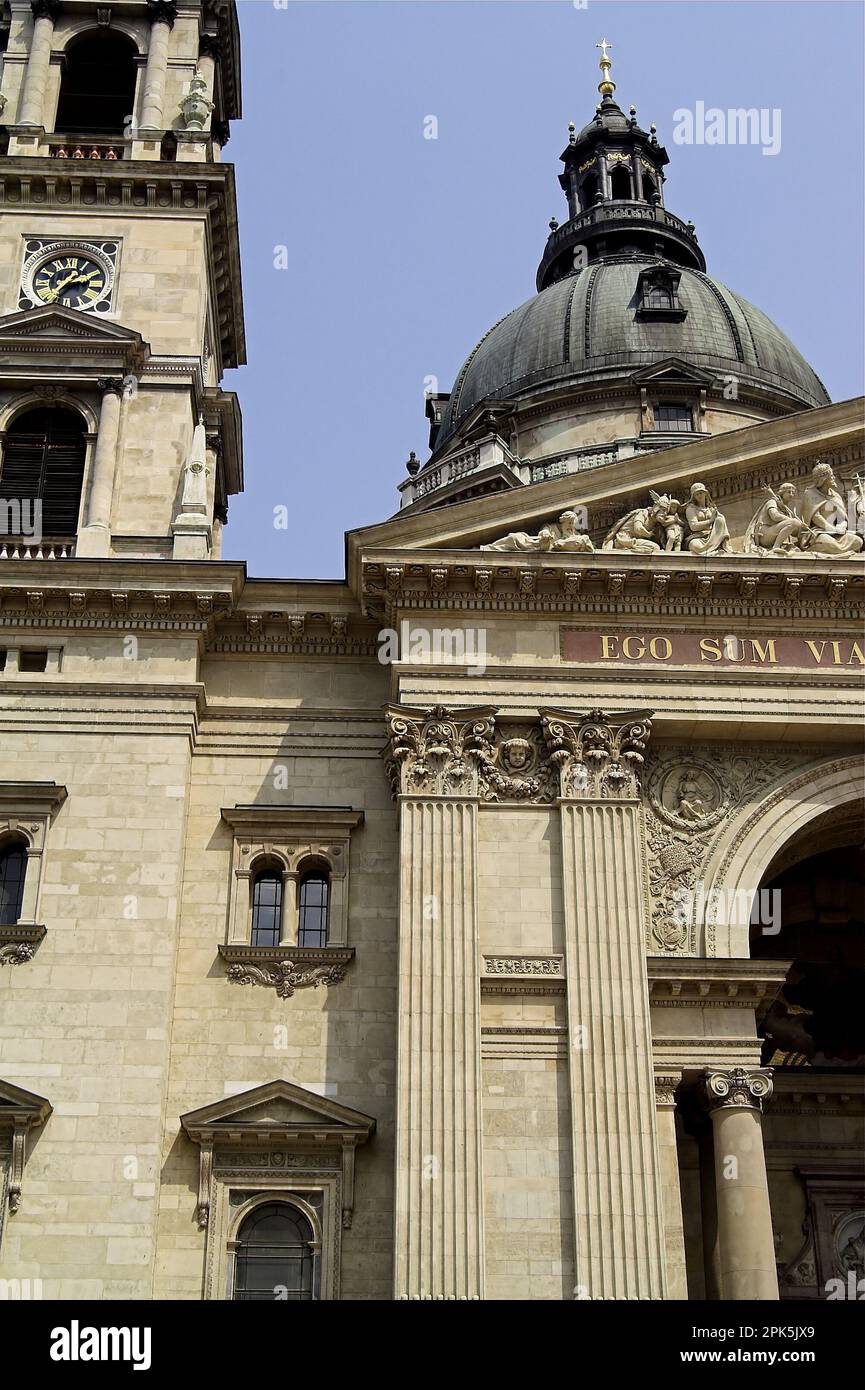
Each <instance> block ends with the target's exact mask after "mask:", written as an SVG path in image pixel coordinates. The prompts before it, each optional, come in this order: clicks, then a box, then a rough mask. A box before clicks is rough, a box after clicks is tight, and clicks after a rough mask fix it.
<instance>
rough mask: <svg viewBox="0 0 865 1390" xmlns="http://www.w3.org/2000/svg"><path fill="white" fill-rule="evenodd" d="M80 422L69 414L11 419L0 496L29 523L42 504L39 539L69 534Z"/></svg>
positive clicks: (79, 468)
mask: <svg viewBox="0 0 865 1390" xmlns="http://www.w3.org/2000/svg"><path fill="white" fill-rule="evenodd" d="M85 452H86V444H85V440H84V423H83V421H82V420H81V418H80V417H79V416H78V415H75V414H74V413H73V412H72V411H70V410H32V411H28V412H27V413H26V414H25V415H20V416H19V417H18V419H17V420H15V421H13V423H12V426H11V428H10V429H9V431H8V433H7V435H6V444H5V447H4V450H3V463H2V468H0V497H2V498H3V499H4V501H6V502H10V501H12V500H13V499H14V500H17V501H19V502H20V503H21V512H22V517H24V518H26V519H27V520H30V518H32V516H33V512H32V510H31V508H32V504H33V503H34V502H36V501H37V500H40V501H41V502H42V535H43V536H50V537H56V538H60V537H65V536H74V535H75V533H76V530H77V528H78V508H79V505H80V502H81V485H82V482H83V479H84V459H85Z"/></svg>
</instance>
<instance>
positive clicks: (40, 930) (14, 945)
mask: <svg viewBox="0 0 865 1390" xmlns="http://www.w3.org/2000/svg"><path fill="white" fill-rule="evenodd" d="M44 935H45V927H43V926H36V925H33V926H30V925H26V926H14V927H0V965H22V964H24V962H25V961H28V960H32V959H33V957H34V955H35V954H36V947H37V946H38V945H39V942H40V941H41V940H42V938H43V936H44Z"/></svg>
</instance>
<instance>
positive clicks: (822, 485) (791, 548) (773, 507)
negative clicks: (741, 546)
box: [745, 463, 862, 558]
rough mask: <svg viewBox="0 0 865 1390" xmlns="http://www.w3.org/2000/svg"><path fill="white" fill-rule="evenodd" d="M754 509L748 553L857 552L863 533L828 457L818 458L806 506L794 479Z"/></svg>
mask: <svg viewBox="0 0 865 1390" xmlns="http://www.w3.org/2000/svg"><path fill="white" fill-rule="evenodd" d="M766 491H767V492H768V494H769V496H768V498H767V500H766V501H765V502H764V503H763V504H762V506H761V507H760V509H759V511H757V512H756V513H755V515H754V516H753V518H752V520H751V524H750V525H749V527H748V530H747V532H746V533H745V553H746V554H748V555H770V554H778V553H779V552H780V553H783V554H785V555H789V556H790V557H791V558H792V557H794V556H802V555H813V556H815V557H820V558H824V557H825V558H828V557H829V556H833V555H840V556H850V555H856V554H858V552H859V551H860V550H861V549H862V537H861V536H858V535H856V533H855V532H851V531H850V529H849V522H848V517H847V508H846V506H845V504H844V499H843V497H842V496H841V493H840V492H839V491H838V485H837V483H836V481H835V474H834V473H833V472H832V469H831V467H830V466H829V464H828V463H818V464H816V466H815V468H814V470H813V472H812V474H811V482H810V484H809V486H808V487H806V488H805V491H804V493H803V495H802V502H801V508H800V504H799V499H798V493H797V491H796V488H795V486H794V484H793V483H782V484H781V486H780V487H779V489H778V491H777V493H775V492H774V491H773V489H772V488H767V489H766Z"/></svg>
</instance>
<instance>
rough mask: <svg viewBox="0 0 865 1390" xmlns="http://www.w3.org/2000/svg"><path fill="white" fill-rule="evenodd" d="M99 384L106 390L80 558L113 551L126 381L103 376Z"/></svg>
mask: <svg viewBox="0 0 865 1390" xmlns="http://www.w3.org/2000/svg"><path fill="white" fill-rule="evenodd" d="M99 385H100V387H101V388H102V407H101V409H100V412H99V433H98V434H97V436H96V448H95V450H94V454H93V468H92V474H91V481H90V496H89V498H88V502H87V520H86V523H85V525H84V526H83V527H82V528H81V531H80V533H79V536H78V541H77V543H76V546H75V553H76V555H79V556H81V555H84V556H100V555H107V554H108V553H109V551H110V549H111V503H112V499H113V496H114V474H115V471H116V469H117V443H118V440H119V437H120V406H121V399H122V396H123V382H122V381H121V380H120V378H119V377H117V378H115V377H102V378H101V379H100V381H99Z"/></svg>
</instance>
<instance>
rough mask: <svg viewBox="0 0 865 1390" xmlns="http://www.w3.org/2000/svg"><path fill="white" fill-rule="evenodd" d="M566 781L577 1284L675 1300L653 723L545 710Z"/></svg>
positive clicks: (641, 716)
mask: <svg viewBox="0 0 865 1390" xmlns="http://www.w3.org/2000/svg"><path fill="white" fill-rule="evenodd" d="M541 723H542V726H543V729H544V733H545V736H546V740H547V744H548V747H549V749H550V758H551V761H552V762H553V763H554V764H555V765H556V767H557V769H558V774H559V779H560V798H559V807H560V816H561V835H562V859H563V873H564V904H565V961H566V973H567V979H568V1033H569V1058H570V1096H571V1123H572V1145H573V1167H574V1221H575V1231H576V1254H575V1263H576V1282H577V1287H578V1290H580V1292H581V1295H582V1296H585V1297H588V1298H591V1299H659V1298H663V1297H665V1295H666V1288H665V1277H664V1263H665V1262H664V1233H663V1216H662V1198H661V1169H660V1163H659V1157H658V1141H657V1127H656V1118H655V1105H654V1084H653V1070H652V1039H651V1026H650V1019H649V1002H648V989H647V982H646V966H645V945H644V943H645V935H646V934H645V923H644V907H643V861H644V855H643V849H642V827H641V820H640V816H641V811H640V800H639V794H640V772H641V768H642V763H643V754H644V752H645V747H646V741H647V739H648V737H649V733H650V729H651V723H650V719H649V716H648V715H647V714H645V713H637V714H629V715H610V716H608V715H605V714H603V713H602V712H601V711H599V710H594V711H592V712H591V713H590V714H589V715H587V716H585V717H581V716H580V715H577V714H572V713H569V712H566V711H560V710H542V711H541Z"/></svg>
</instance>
